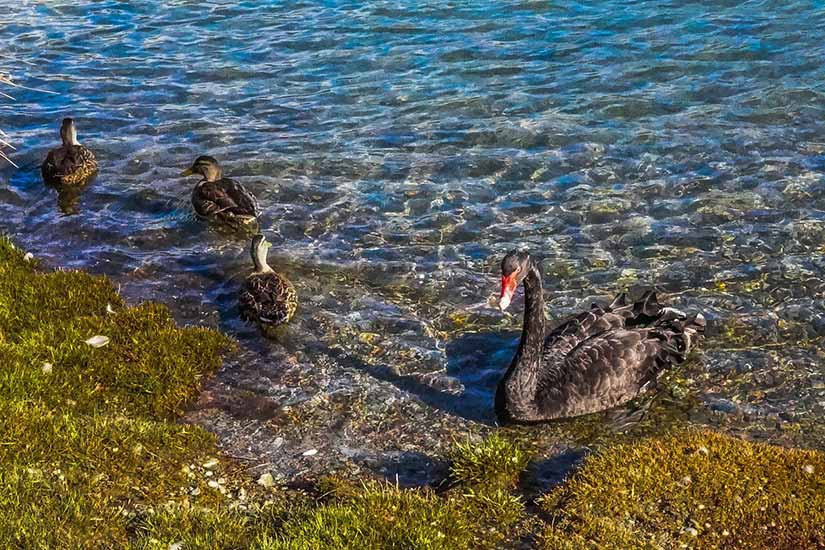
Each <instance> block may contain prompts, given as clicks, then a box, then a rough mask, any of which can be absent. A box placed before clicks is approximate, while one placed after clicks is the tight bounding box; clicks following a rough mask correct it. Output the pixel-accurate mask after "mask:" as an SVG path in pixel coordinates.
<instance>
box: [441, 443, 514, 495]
mask: <svg viewBox="0 0 825 550" xmlns="http://www.w3.org/2000/svg"><path fill="white" fill-rule="evenodd" d="M528 460H529V456H528V455H527V454H526V453H525V452H524V451H523V450H522V449H521V447H520V446H519V445H518V444H516V443H515V442H513V441H511V440H509V439H506V438H504V437H502V436H501V435H499V434H493V435H491V436H490V437H488V438H487V439H485V440H484V441H482V442H481V443H473V442H471V441H465V442H459V443H456V446H455V449H454V450H453V454H452V462H453V463H452V469H451V471H452V474H453V477H455V478H456V479H457V480H458V481H460V482H461V483H464V484H465V485H467V486H470V487H477V488H478V487H483V488H490V487H492V488H493V489H512V488H513V487H515V485H516V483H517V482H518V478H519V475H521V472H523V471H524V468H525V467H526V466H527V462H528Z"/></svg>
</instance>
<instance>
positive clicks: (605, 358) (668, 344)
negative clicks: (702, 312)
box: [536, 315, 704, 418]
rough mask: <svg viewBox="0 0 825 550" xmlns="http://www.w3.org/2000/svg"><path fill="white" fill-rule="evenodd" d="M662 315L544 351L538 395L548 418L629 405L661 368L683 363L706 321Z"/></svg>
mask: <svg viewBox="0 0 825 550" xmlns="http://www.w3.org/2000/svg"><path fill="white" fill-rule="evenodd" d="M664 317H665V316H664V315H663V316H661V317H660V319H659V320H658V321H656V322H654V323H653V326H649V327H643V328H627V329H626V328H611V329H609V330H606V331H604V332H601V333H596V334H593V335H591V336H590V337H588V338H586V339H584V340H582V341H580V342H579V343H578V344H577V345H576V346H575V347H573V348H572V349H570V350H569V351H567V352H563V351H562V350H561V349H558V348H557V349H555V350H548V351H549V353H547V354H546V355H545V356H544V360H543V363H542V365H541V372H540V373H539V381H538V390H537V395H536V398H537V403H538V404H539V407H540V408H541V409H542V411H543V413H545V414H546V415H548V416H547V418H554V417H555V418H558V417H567V416H577V415H581V414H587V413H591V412H595V411H600V410H604V409H608V408H611V407H614V406H616V405H619V404H621V403H624V402H626V401H629V400H630V399H632V398H634V397H635V396H636V395H638V394H639V392H640V391H642V390H643V389H644V388H645V387H646V386H647V385H648V384H650V383H651V382H653V381H655V380H656V378H657V376H658V375H659V373H660V372H662V371H663V370H664V369H666V368H669V367H670V366H672V365H675V364H678V363H681V362H682V361H684V360H685V356H686V355H687V353H688V352H689V351H690V349H691V347H692V346H693V345H694V344H695V342H696V339H697V337H698V335H699V334H700V333H701V332H703V330H704V319H703V318H702V317H701V316H697V317H695V318H693V319H691V320H687V319H684V318H683V319H666V318H664ZM553 351H556V352H557V353H555V354H553V353H552V352H553Z"/></svg>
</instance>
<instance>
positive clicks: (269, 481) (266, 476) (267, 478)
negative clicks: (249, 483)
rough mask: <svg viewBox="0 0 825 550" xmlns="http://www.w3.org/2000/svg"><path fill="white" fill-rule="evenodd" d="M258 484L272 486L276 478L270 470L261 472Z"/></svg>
mask: <svg viewBox="0 0 825 550" xmlns="http://www.w3.org/2000/svg"><path fill="white" fill-rule="evenodd" d="M258 485H261V486H263V487H272V486H273V485H275V479H274V478H273V477H272V474H270V473H269V472H266V473H263V474H261V477H259V478H258Z"/></svg>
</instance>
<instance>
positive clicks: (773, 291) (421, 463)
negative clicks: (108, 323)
mask: <svg viewBox="0 0 825 550" xmlns="http://www.w3.org/2000/svg"><path fill="white" fill-rule="evenodd" d="M823 37H825V5H823V3H822V2H798V1H791V2H766V1H763V2H713V3H707V2H701V3H700V2H646V1H631V2H619V1H604V2H596V3H577V2H567V1H563V2H526V1H502V2H487V1H483V2H446V3H445V2H437V3H432V2H428V3H419V2H392V3H389V2H367V3H347V2H322V3H318V2H252V1H249V2H229V3H221V2H217V3H216V2H189V1H177V2H173V3H171V4H169V5H166V6H165V7H161V4H159V3H154V2H128V3H121V2H84V1H81V2H62V1H56V2H45V3H30V2H22V3H14V4H8V3H7V4H6V5H4V6H3V7H0V39H2V42H3V44H4V48H3V53H2V57H0V70H2V71H5V72H10V73H13V74H14V76H15V77H16V79H17V81H18V82H20V83H22V84H25V85H27V86H32V87H39V88H45V89H48V90H52V91H54V92H56V94H45V93H40V92H36V91H27V90H16V91H14V95H15V97H16V98H17V101H16V102H10V101H0V128H2V129H3V130H5V131H6V132H7V133H9V134H10V136H12V139H13V140H14V142H15V144H16V145H18V149H19V150H18V151H17V152H15V153H14V155H13V159H14V160H15V162H16V163H17V164H19V165H20V169H15V168H13V167H11V166H9V165H7V164H5V163H4V164H3V165H2V168H0V231H3V232H6V233H8V234H10V235H11V236H12V237H13V238H14V239H15V240H16V241H17V242H18V243H19V244H20V245H21V246H23V247H25V248H27V249H29V250H30V251H31V252H32V253H34V254H35V256H37V257H39V258H41V259H43V260H44V261H46V263H47V264H49V265H52V266H55V267H56V266H63V267H67V268H82V269H87V270H90V271H91V272H94V273H103V274H106V275H109V276H110V277H112V278H113V280H115V281H116V282H117V283H118V284H120V285H121V288H122V291H123V292H124V294H125V295H126V296H127V297H128V298H129V299H130V300H132V301H133V302H139V301H142V300H158V301H161V302H164V303H166V304H168V305H169V306H170V307H171V308H172V310H173V311H174V313H175V315H176V317H177V318H178V320H179V321H181V322H183V323H186V324H198V325H205V326H211V327H218V328H220V329H221V330H223V331H226V332H227V333H229V334H231V335H232V336H234V337H235V338H237V339H238V340H239V341H240V342H241V344H242V349H241V351H240V352H239V353H238V354H237V355H235V356H233V357H231V358H229V360H228V361H227V364H226V366H225V368H224V369H223V370H222V371H221V372H220V373H219V374H218V375H217V377H216V378H215V379H214V380H212V381H211V382H209V383H208V384H207V386H206V389H205V391H204V393H203V395H202V397H201V399H200V400H199V401H198V403H196V404H194V406H193V410H192V411H191V412H190V414H189V415H188V416H187V418H188V419H190V420H192V421H194V422H197V423H198V424H201V425H203V426H205V427H207V428H209V429H211V430H214V431H215V432H216V433H218V435H219V437H220V440H221V442H222V444H223V445H224V447H225V448H226V449H227V452H229V453H230V454H232V455H234V456H239V457H243V458H247V459H249V461H250V463H251V464H253V465H254V464H260V465H259V466H258V469H257V470H256V471H262V470H271V471H273V473H275V474H277V475H280V476H282V477H283V478H284V479H301V478H307V479H311V478H313V477H315V476H317V475H319V474H321V473H323V472H327V471H330V470H334V469H341V470H343V471H347V472H350V473H360V472H372V473H378V474H379V475H386V476H387V477H388V478H391V479H395V478H396V476H397V478H398V479H399V482H400V483H405V484H417V483H423V482H428V481H434V480H437V479H438V478H439V476H441V475H442V472H443V469H444V465H443V453H444V452H445V450H446V449H448V448H449V447H450V446H451V444H452V442H453V440H454V439H456V438H458V439H461V438H464V437H466V436H468V435H470V436H476V435H478V434H483V433H486V432H489V431H491V430H495V429H499V428H497V427H496V425H495V418H494V415H493V412H492V394H493V391H494V389H495V385H496V382H497V380H498V378H499V377H500V376H501V374H502V372H503V369H504V367H505V366H506V365H507V364H508V362H509V360H510V357H511V356H512V353H513V351H514V349H515V347H516V344H517V340H518V334H519V332H518V331H519V328H520V323H521V316H520V311H521V305H522V301H521V299H517V300H516V302H515V303H514V305H513V306H512V307H511V309H512V311H513V315H503V314H502V313H500V312H498V310H496V309H494V308H493V307H491V304H492V303H493V302H492V301H491V299H492V298H493V297H494V296H495V295H496V293H497V291H498V288H497V287H498V275H499V273H498V264H499V262H500V260H501V258H502V256H503V255H504V253H505V252H506V251H508V250H510V249H512V248H514V247H527V248H529V249H530V250H531V251H532V252H533V254H534V256H536V257H539V258H541V265H542V269H543V272H544V286H545V289H546V292H547V294H548V295H547V301H548V306H547V307H548V308H547V314H548V316H549V317H550V318H551V319H559V318H561V317H563V316H565V315H568V314H571V313H573V312H576V311H578V310H580V309H581V308H584V307H588V306H589V304H590V303H591V302H593V301H600V300H607V299H609V298H610V297H611V296H612V295H613V294H615V293H617V292H619V291H621V290H625V289H629V290H632V291H636V292H638V291H641V290H642V289H644V288H649V287H655V288H657V289H659V290H660V291H661V292H662V296H663V298H662V301H664V302H667V303H668V304H670V305H673V306H675V307H678V308H680V309H684V310H688V311H702V312H704V313H705V315H706V317H707V318H708V320H709V327H708V338H707V340H706V341H705V342H704V344H703V346H702V349H701V350H700V351H699V353H697V354H696V355H695V356H694V357H693V358H692V359H691V360H690V361H689V362H688V363H687V364H685V365H684V366H683V367H682V368H680V369H678V370H677V371H675V372H673V373H671V374H670V375H669V376H667V377H666V378H665V380H663V381H662V384H660V387H659V388H658V389H657V390H656V391H654V392H651V393H649V394H647V395H645V396H643V397H640V398H639V399H637V400H635V401H634V402H632V403H631V404H629V405H627V406H625V407H622V408H621V409H617V410H613V411H609V412H606V413H604V414H600V415H594V416H591V417H588V418H585V419H580V420H575V421H569V422H561V423H555V424H552V425H549V426H544V427H530V428H518V429H514V430H513V432H514V433H515V434H516V435H517V436H518V437H520V438H523V439H525V440H526V441H529V442H531V443H532V444H535V445H536V447H537V448H538V449H540V451H541V452H542V453H544V454H545V455H546V456H547V457H548V460H550V461H551V464H555V463H553V462H552V460H553V459H552V457H553V456H555V455H557V454H558V453H560V452H563V451H564V450H565V449H567V448H568V447H572V448H574V451H571V452H573V453H574V455H573V456H576V457H578V456H579V455H578V454H576V453H577V452H578V451H575V449H580V448H583V447H587V446H588V445H593V444H595V443H599V442H603V441H606V440H610V439H611V438H614V437H618V436H619V435H620V434H622V433H625V432H631V433H649V432H652V431H655V430H658V429H661V428H662V427H666V426H668V425H671V424H675V423H679V424H682V423H689V424H695V425H709V426H713V427H716V428H718V429H722V430H725V431H729V432H735V433H738V434H741V435H744V436H746V437H750V438H754V439H759V440H765V441H771V442H775V443H780V444H794V445H801V446H806V447H816V448H825V439H823V435H825V428H823V421H825V360H823V348H822V343H823V336H824V335H825V316H823V306H825V298H823V291H825V283H823V278H822V277H823V269H825V176H824V175H823V174H825V66H823V62H822V60H823V59H825V41H823ZM64 116H73V117H74V118H75V119H76V121H77V125H78V129H79V137H80V140H81V142H82V143H84V144H86V145H87V146H89V147H90V148H92V149H93V150H94V151H95V153H96V155H97V157H98V160H99V163H100V173H99V175H98V177H97V179H96V180H95V182H94V183H93V184H92V185H91V186H90V187H89V188H87V189H85V190H84V192H83V193H82V194H80V195H79V196H77V197H68V198H67V197H65V196H64V197H58V195H57V193H56V192H55V190H53V189H51V188H48V187H46V186H44V185H43V183H42V182H41V180H40V175H39V164H40V162H41V161H42V159H43V158H44V157H45V154H46V152H47V151H48V149H49V148H50V147H53V146H55V145H56V144H57V142H58V139H59V138H58V127H59V121H60V119H61V118H62V117H64ZM204 153H208V154H211V155H213V156H215V157H217V158H218V159H219V160H220V161H221V163H222V165H223V167H224V172H225V174H227V175H229V176H232V177H234V178H236V179H238V180H240V181H241V182H242V183H243V184H244V185H246V186H247V188H248V189H250V190H251V191H252V192H253V193H254V194H255V195H256V196H257V197H258V199H259V201H260V204H261V206H262V209H263V211H264V214H263V221H262V227H263V229H264V232H265V233H266V235H267V237H268V239H269V240H270V241H271V242H272V243H273V245H274V246H273V248H272V249H271V251H270V263H271V264H273V265H274V266H276V267H277V268H278V269H280V270H282V271H283V272H284V273H286V274H287V275H288V276H289V277H290V278H291V279H292V281H293V282H294V283H295V285H296V287H297V289H298V292H299V295H300V300H301V305H300V309H299V312H298V315H297V317H296V319H295V320H294V321H293V323H292V324H291V325H290V326H289V327H288V329H287V330H286V331H285V333H284V334H283V335H282V337H281V338H280V340H278V341H274V342H273V341H265V340H263V339H262V338H261V337H260V336H259V335H258V333H257V331H256V330H255V329H254V328H252V327H249V326H246V325H244V324H243V323H242V322H240V321H239V320H238V312H237V307H236V294H237V291H238V289H239V286H240V284H241V282H242V281H243V278H244V277H245V276H246V274H247V273H248V272H249V271H250V269H251V262H250V260H249V255H248V252H247V242H246V241H244V240H241V239H237V238H233V237H232V236H229V235H226V234H224V233H221V232H219V231H215V230H214V229H211V228H209V227H207V226H206V225H205V224H203V223H202V222H200V221H199V220H197V219H195V218H194V215H193V211H192V209H191V206H190V203H189V196H190V193H191V189H192V187H193V185H194V183H195V181H194V180H192V179H183V178H180V177H178V174H179V172H180V171H181V170H182V169H183V168H185V167H188V166H189V164H191V162H192V160H193V159H194V158H195V157H196V156H198V155H200V154H204ZM59 199H60V200H59ZM313 450H316V451H317V452H316V453H314V454H313V453H312V452H311V451H313ZM308 451H309V453H307V452H308ZM305 453H307V454H305ZM560 456H568V455H560ZM553 467H555V466H553ZM552 469H553V468H550V470H552ZM542 476H544V477H548V478H549V477H553V476H550V475H549V474H548V475H545V474H542Z"/></svg>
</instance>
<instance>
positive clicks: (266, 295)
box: [239, 272, 298, 328]
mask: <svg viewBox="0 0 825 550" xmlns="http://www.w3.org/2000/svg"><path fill="white" fill-rule="evenodd" d="M239 303H240V309H241V318H243V319H244V320H245V321H249V322H253V323H258V324H259V325H260V326H261V327H262V328H264V327H267V326H271V327H274V326H277V325H281V324H283V323H287V322H289V321H290V320H291V319H292V317H293V316H294V315H295V310H296V309H297V307H298V294H297V293H296V292H295V287H294V286H292V283H291V282H289V280H288V279H287V278H286V277H284V276H283V275H281V274H280V273H276V272H268V273H253V274H252V275H250V276H249V277H247V279H246V282H245V283H244V285H243V288H242V289H241V293H240V297H239Z"/></svg>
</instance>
